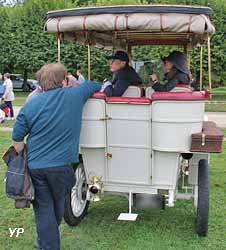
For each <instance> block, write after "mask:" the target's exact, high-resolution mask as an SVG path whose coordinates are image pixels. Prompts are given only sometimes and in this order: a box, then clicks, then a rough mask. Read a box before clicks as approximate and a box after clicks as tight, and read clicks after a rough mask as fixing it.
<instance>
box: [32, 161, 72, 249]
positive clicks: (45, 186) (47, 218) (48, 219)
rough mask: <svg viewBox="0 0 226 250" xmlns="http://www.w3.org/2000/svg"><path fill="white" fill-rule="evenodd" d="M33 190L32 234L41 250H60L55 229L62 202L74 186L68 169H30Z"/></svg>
mask: <svg viewBox="0 0 226 250" xmlns="http://www.w3.org/2000/svg"><path fill="white" fill-rule="evenodd" d="M29 172H30V175H31V178H32V182H33V185H34V189H35V200H34V201H33V209H34V213H35V220H36V230H37V235H38V240H39V243H40V246H41V247H42V249H43V250H60V233H59V225H60V222H61V219H62V217H63V215H64V207H65V199H66V196H67V195H68V194H69V193H70V190H71V188H72V187H73V186H74V184H75V177H74V171H73V169H72V167H71V166H69V165H66V166H61V167H51V168H41V169H30V170H29Z"/></svg>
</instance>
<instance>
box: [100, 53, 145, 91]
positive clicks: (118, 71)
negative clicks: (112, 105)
mask: <svg viewBox="0 0 226 250" xmlns="http://www.w3.org/2000/svg"><path fill="white" fill-rule="evenodd" d="M107 59H109V65H110V70H111V72H112V73H113V79H112V81H111V82H110V81H104V84H103V85H102V89H101V91H102V92H104V93H105V94H106V95H107V96H122V95H123V93H124V92H125V91H126V89H127V88H128V87H129V86H130V85H141V84H142V80H141V78H140V76H139V75H138V74H137V72H136V71H135V70H134V69H133V68H132V67H131V66H130V65H129V56H128V54H127V53H126V52H125V51H122V50H118V51H116V53H115V54H114V55H112V56H109V57H107Z"/></svg>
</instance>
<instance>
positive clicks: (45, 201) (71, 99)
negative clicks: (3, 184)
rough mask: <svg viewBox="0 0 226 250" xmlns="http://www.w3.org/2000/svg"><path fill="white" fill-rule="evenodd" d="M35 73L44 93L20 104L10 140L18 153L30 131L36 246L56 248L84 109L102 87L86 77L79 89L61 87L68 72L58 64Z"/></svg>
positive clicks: (30, 162)
mask: <svg viewBox="0 0 226 250" xmlns="http://www.w3.org/2000/svg"><path fill="white" fill-rule="evenodd" d="M37 76H38V79H39V84H40V86H41V89H42V91H43V92H42V93H39V94H38V95H37V96H34V97H33V98H31V99H30V100H29V101H28V102H27V103H26V104H25V105H24V106H23V107H22V108H21V110H20V112H19V114H18V116H17V119H16V122H15V124H14V128H13V134H12V139H13V146H14V148H15V150H16V151H17V152H18V153H19V152H20V151H21V150H23V148H24V139H25V137H26V136H27V135H28V137H27V140H26V144H27V145H26V149H27V163H28V168H29V173H30V175H31V178H32V182H33V185H34V189H35V200H34V201H33V209H34V214H35V221H36V231H37V241H36V245H35V246H36V248H37V247H38V248H41V249H45V250H47V249H51V250H60V232H59V225H60V222H61V219H62V216H63V214H64V206H65V199H66V196H67V195H68V194H69V193H70V190H71V188H72V187H73V186H74V184H75V177H74V171H73V169H72V167H71V164H72V163H77V162H79V158H78V148H79V138H80V130H81V119H82V111H83V107H84V105H85V103H86V101H87V99H88V98H89V97H90V95H92V94H93V93H94V92H96V91H99V90H100V85H99V84H98V83H95V82H91V81H86V82H84V83H83V84H82V85H80V86H78V87H77V88H63V85H64V84H65V82H66V81H67V79H66V78H67V70H66V68H65V66H64V65H62V64H59V63H56V64H48V65H45V66H43V67H42V68H41V70H40V71H39V72H38V73H37Z"/></svg>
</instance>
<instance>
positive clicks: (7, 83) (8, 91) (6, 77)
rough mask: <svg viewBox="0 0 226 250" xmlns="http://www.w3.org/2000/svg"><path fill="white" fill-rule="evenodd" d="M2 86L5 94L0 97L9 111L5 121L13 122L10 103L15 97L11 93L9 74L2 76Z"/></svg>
mask: <svg viewBox="0 0 226 250" xmlns="http://www.w3.org/2000/svg"><path fill="white" fill-rule="evenodd" d="M3 86H4V88H5V92H4V94H3V96H2V100H3V101H4V102H5V104H6V105H7V106H8V108H9V109H10V117H7V119H8V120H14V111H13V103H12V102H13V101H14V100H15V95H14V92H13V83H12V81H11V79H10V74H9V73H5V74H4V83H3Z"/></svg>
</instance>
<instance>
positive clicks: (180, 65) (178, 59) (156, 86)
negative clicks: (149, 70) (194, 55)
mask: <svg viewBox="0 0 226 250" xmlns="http://www.w3.org/2000/svg"><path fill="white" fill-rule="evenodd" d="M162 60H163V62H164V69H165V72H164V73H165V78H164V79H165V80H166V83H165V84H161V83H160V82H159V81H158V78H157V75H156V74H152V75H151V80H152V82H153V86H152V88H153V90H155V91H158V92H168V91H171V90H172V89H174V88H175V87H176V85H177V84H187V85H188V86H190V72H189V70H188V68H187V66H186V65H187V61H186V56H185V55H184V54H183V53H182V52H179V51H173V52H171V53H170V54H169V56H167V57H164V58H162Z"/></svg>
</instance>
